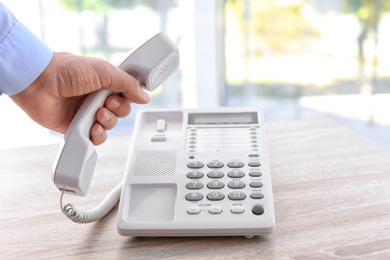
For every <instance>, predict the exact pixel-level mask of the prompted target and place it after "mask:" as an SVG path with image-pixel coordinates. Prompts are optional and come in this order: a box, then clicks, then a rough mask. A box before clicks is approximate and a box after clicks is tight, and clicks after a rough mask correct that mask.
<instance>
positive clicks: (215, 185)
mask: <svg viewBox="0 0 390 260" xmlns="http://www.w3.org/2000/svg"><path fill="white" fill-rule="evenodd" d="M223 187H225V184H224V183H223V182H221V181H211V182H209V183H207V188H209V189H222V188H223Z"/></svg>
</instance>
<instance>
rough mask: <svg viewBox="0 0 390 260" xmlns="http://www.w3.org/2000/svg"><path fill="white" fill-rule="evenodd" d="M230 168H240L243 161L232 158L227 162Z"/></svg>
mask: <svg viewBox="0 0 390 260" xmlns="http://www.w3.org/2000/svg"><path fill="white" fill-rule="evenodd" d="M227 165H228V166H229V167H230V168H241V167H244V163H243V162H241V161H239V160H233V161H230V162H228V164H227Z"/></svg>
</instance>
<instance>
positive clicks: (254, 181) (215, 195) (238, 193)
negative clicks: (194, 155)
mask: <svg viewBox="0 0 390 260" xmlns="http://www.w3.org/2000/svg"><path fill="white" fill-rule="evenodd" d="M254 157H256V159H255V160H253V158H254ZM258 157H259V156H253V155H252V156H251V158H252V159H251V161H249V162H248V163H247V165H248V166H249V167H252V169H250V170H249V171H248V172H247V171H246V170H244V169H243V168H244V166H245V163H244V162H243V161H240V160H237V159H234V160H231V161H228V162H227V163H226V165H227V167H228V168H230V170H228V171H226V176H225V170H226V168H225V170H224V169H223V168H224V166H225V163H224V162H222V161H221V160H213V161H209V162H208V163H207V164H206V165H207V167H208V168H209V169H211V171H209V172H207V175H206V176H207V178H209V181H208V182H207V184H204V181H205V180H206V179H204V178H205V176H204V173H203V172H202V171H200V170H199V169H201V168H203V167H204V165H205V164H204V163H203V162H201V161H191V162H189V163H188V164H187V167H188V168H189V169H191V171H189V172H188V173H187V174H186V176H187V178H188V179H190V180H191V181H190V182H188V183H187V184H186V188H187V189H188V190H189V191H190V190H193V191H194V192H189V193H187V195H186V196H185V198H186V200H187V201H190V202H198V201H201V200H203V199H207V200H208V201H210V202H213V203H214V202H215V203H216V204H215V205H214V204H212V205H211V206H210V208H209V209H208V212H209V213H210V214H221V213H222V212H223V209H222V207H221V206H220V205H218V201H223V200H226V199H228V200H230V201H232V202H237V203H238V202H241V201H244V200H246V199H247V197H248V198H249V199H253V200H261V199H263V198H264V194H263V193H262V192H260V191H259V189H260V188H262V187H263V183H262V182H261V181H260V179H259V177H261V176H262V173H261V171H260V169H259V168H257V167H259V166H261V163H260V161H259V160H258ZM246 176H249V177H251V179H250V181H249V180H247V179H246V178H245V177H246ZM247 185H248V187H250V190H251V192H250V193H246V192H248V188H246V187H247ZM225 186H227V188H228V189H230V192H226V188H225ZM195 190H196V191H195ZM203 194H205V196H204V195H203ZM225 194H226V195H227V196H226V198H225ZM198 209H199V207H194V206H190V207H188V208H187V213H188V214H191V215H195V214H199V213H201V212H202V210H199V211H198ZM251 211H252V213H253V214H254V215H261V214H263V212H264V208H263V207H262V206H260V205H257V204H256V205H255V206H252V207H251ZM230 212H231V213H234V214H242V213H244V212H245V208H244V206H242V205H232V206H231V207H230Z"/></svg>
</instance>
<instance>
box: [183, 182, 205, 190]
mask: <svg viewBox="0 0 390 260" xmlns="http://www.w3.org/2000/svg"><path fill="white" fill-rule="evenodd" d="M203 186H204V185H203V183H202V182H200V181H191V182H189V183H187V185H186V188H187V189H189V190H199V189H201V188H203Z"/></svg>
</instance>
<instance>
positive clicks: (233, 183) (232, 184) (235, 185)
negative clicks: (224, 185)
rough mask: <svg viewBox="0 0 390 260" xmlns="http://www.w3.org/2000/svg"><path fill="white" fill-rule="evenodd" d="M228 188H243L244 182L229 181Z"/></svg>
mask: <svg viewBox="0 0 390 260" xmlns="http://www.w3.org/2000/svg"><path fill="white" fill-rule="evenodd" d="M228 187H229V188H231V189H242V188H244V187H245V182H243V181H239V180H236V181H231V182H229V183H228Z"/></svg>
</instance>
